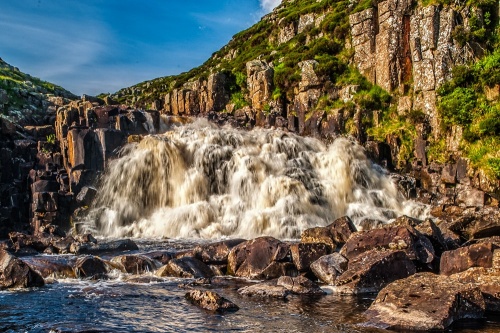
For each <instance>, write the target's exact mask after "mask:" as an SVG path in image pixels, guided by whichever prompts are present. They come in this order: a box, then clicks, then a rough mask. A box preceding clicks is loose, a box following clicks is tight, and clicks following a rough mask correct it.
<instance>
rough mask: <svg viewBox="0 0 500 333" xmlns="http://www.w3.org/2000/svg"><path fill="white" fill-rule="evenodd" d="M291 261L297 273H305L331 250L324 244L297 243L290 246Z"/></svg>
mask: <svg viewBox="0 0 500 333" xmlns="http://www.w3.org/2000/svg"><path fill="white" fill-rule="evenodd" d="M290 251H291V252H292V259H293V263H294V264H295V267H297V269H298V270H299V271H306V270H308V269H309V266H311V264H312V263H313V262H314V261H316V260H318V259H319V258H320V257H322V256H324V255H327V254H330V253H331V252H332V248H331V247H330V246H328V245H326V244H324V243H305V244H304V243H299V244H292V245H290Z"/></svg>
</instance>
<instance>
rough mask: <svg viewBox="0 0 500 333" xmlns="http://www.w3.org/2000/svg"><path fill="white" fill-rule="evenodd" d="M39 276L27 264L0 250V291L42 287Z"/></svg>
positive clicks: (41, 280)
mask: <svg viewBox="0 0 500 333" xmlns="http://www.w3.org/2000/svg"><path fill="white" fill-rule="evenodd" d="M44 284H45V282H44V280H43V278H42V277H41V275H40V274H39V273H38V272H36V271H34V270H33V269H31V268H30V267H29V266H28V264H26V263H25V262H24V261H22V260H21V259H19V258H16V257H14V256H13V255H11V254H10V253H8V252H7V251H5V250H1V249H0V289H13V288H31V287H42V286H43V285H44Z"/></svg>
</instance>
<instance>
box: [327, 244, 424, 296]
mask: <svg viewBox="0 0 500 333" xmlns="http://www.w3.org/2000/svg"><path fill="white" fill-rule="evenodd" d="M415 272H416V268H415V265H414V264H413V262H412V261H411V260H410V258H409V257H408V255H407V254H406V252H404V251H400V250H378V249H373V250H370V251H367V252H364V253H363V254H362V255H359V256H357V257H355V258H354V259H352V260H350V261H349V264H348V267H347V270H346V271H345V272H344V273H342V275H340V276H338V277H337V279H336V280H335V286H336V288H335V291H336V292H338V293H342V294H363V293H374V292H378V291H379V290H380V289H382V288H383V287H385V286H386V285H387V284H389V283H391V282H393V281H395V280H398V279H403V278H405V277H408V276H410V275H413V274H415Z"/></svg>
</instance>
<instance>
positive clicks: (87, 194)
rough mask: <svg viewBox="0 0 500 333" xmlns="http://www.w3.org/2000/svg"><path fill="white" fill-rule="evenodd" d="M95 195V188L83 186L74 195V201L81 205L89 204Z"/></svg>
mask: <svg viewBox="0 0 500 333" xmlns="http://www.w3.org/2000/svg"><path fill="white" fill-rule="evenodd" d="M96 195H97V190H96V189H95V188H94V187H91V186H84V187H83V188H82V189H81V190H80V192H79V193H78V195H77V196H76V202H77V203H78V204H79V205H81V206H90V205H91V204H92V202H93V201H94V198H95V197H96Z"/></svg>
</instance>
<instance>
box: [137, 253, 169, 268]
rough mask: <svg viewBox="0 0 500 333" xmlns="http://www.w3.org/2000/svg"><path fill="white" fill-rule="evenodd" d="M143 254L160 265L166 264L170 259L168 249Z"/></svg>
mask: <svg viewBox="0 0 500 333" xmlns="http://www.w3.org/2000/svg"><path fill="white" fill-rule="evenodd" d="M143 255H144V256H146V257H148V258H150V259H152V260H155V261H157V262H159V263H161V264H162V265H166V264H168V262H169V261H170V260H172V253H171V252H168V251H153V252H147V253H144V254H143Z"/></svg>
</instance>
